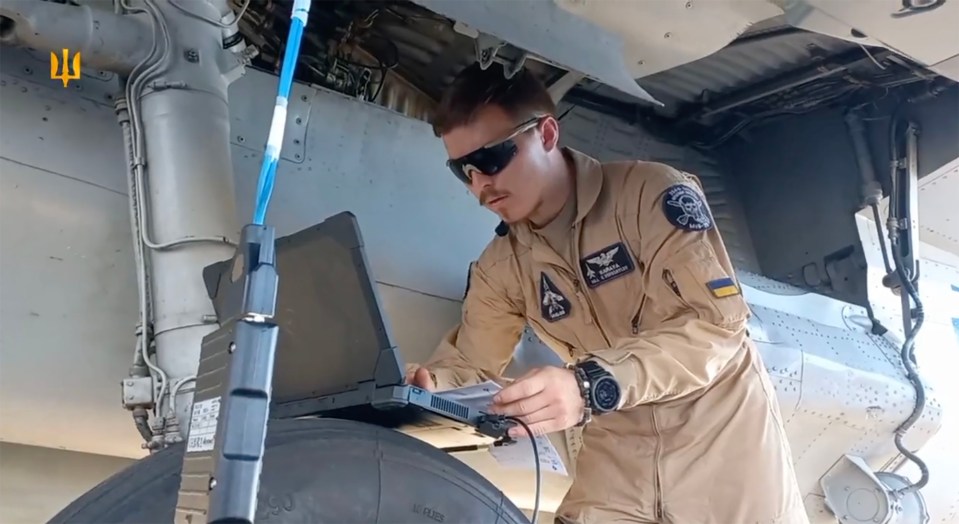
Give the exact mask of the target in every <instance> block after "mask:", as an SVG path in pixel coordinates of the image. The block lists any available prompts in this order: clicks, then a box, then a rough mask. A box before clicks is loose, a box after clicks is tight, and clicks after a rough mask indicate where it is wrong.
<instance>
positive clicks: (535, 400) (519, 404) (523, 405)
mask: <svg viewBox="0 0 959 524" xmlns="http://www.w3.org/2000/svg"><path fill="white" fill-rule="evenodd" d="M504 391H505V390H504ZM552 403H553V399H552V398H551V397H550V396H549V395H548V394H546V392H542V391H541V392H539V393H537V394H535V395H533V396H531V397H526V398H521V399H519V400H517V401H515V402H510V403H508V404H496V405H494V406H493V407H492V409H491V411H492V412H493V413H495V414H497V415H507V416H512V417H520V416H525V415H530V414H532V413H534V412H537V411H540V410H542V409H543V408H546V407H548V406H550V405H551V404H552Z"/></svg>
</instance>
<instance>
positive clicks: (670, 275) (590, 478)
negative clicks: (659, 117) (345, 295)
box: [424, 149, 808, 524]
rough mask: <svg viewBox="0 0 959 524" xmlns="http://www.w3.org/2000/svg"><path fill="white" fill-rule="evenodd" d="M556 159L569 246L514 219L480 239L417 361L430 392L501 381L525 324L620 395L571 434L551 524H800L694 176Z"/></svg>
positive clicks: (764, 386) (773, 415) (727, 269)
mask: <svg viewBox="0 0 959 524" xmlns="http://www.w3.org/2000/svg"><path fill="white" fill-rule="evenodd" d="M564 152H565V153H566V154H567V155H568V156H569V157H570V158H571V159H572V160H573V163H574V165H575V170H576V176H575V184H576V190H575V205H574V206H572V207H568V208H566V210H565V213H566V214H567V215H569V216H570V217H571V218H570V221H571V222H572V226H571V230H570V229H568V226H567V225H563V226H562V228H563V229H566V231H567V234H568V238H569V239H570V241H569V242H566V243H565V244H564V243H563V242H557V241H556V240H555V238H556V236H555V234H550V232H549V231H548V229H550V228H552V227H553V226H552V225H550V226H547V228H544V230H542V231H535V230H533V229H531V228H530V227H529V226H528V225H513V226H512V227H511V228H510V232H509V234H508V235H505V236H500V237H496V238H494V239H493V240H492V241H491V242H490V244H489V245H488V246H487V248H486V249H485V250H484V252H483V253H482V255H481V256H480V258H479V260H478V261H477V262H476V263H474V264H473V266H472V268H471V270H470V282H469V290H468V293H467V295H466V297H465V300H464V304H463V314H462V319H461V323H460V325H459V326H457V327H456V328H455V329H453V330H451V331H450V333H449V334H448V336H447V337H446V339H445V340H444V341H443V342H442V343H441V344H440V347H439V348H438V349H437V351H436V353H435V354H434V355H433V357H432V358H431V359H430V361H429V362H425V363H424V365H425V366H427V367H428V368H429V369H430V370H431V371H433V373H434V374H435V376H436V380H437V383H438V387H439V388H441V389H443V388H447V387H456V386H463V385H467V384H473V383H476V382H479V381H482V380H484V379H486V378H491V377H492V378H495V377H500V376H502V373H503V371H504V370H505V368H506V366H507V364H508V363H509V361H510V359H511V356H512V352H513V349H514V347H515V346H516V343H517V341H518V340H519V336H520V334H521V331H522V329H523V327H524V324H525V323H527V322H528V323H529V325H530V326H531V327H532V328H533V329H534V330H535V332H536V333H537V334H538V335H539V336H540V338H541V339H542V340H543V342H545V343H546V344H547V345H549V346H550V347H552V348H553V349H554V350H555V351H556V352H557V353H559V354H560V356H561V357H563V358H564V359H565V360H566V361H574V360H579V359H585V358H594V359H596V360H597V361H598V362H599V363H600V364H602V365H604V366H606V368H607V369H609V370H610V371H611V373H612V374H613V375H614V376H615V377H616V379H617V380H618V382H619V383H620V385H621V387H622V388H623V397H624V398H623V401H622V405H621V407H620V409H619V410H618V411H616V412H613V413H609V414H605V415H601V416H598V417H594V418H593V421H592V422H590V423H589V424H588V425H587V426H586V428H585V430H584V431H583V448H582V450H581V451H580V453H579V456H578V458H577V462H576V467H575V470H576V478H575V480H574V482H573V484H572V487H571V488H570V491H569V493H568V494H567V496H566V498H565V499H564V501H563V503H562V505H561V506H560V508H559V510H558V512H557V518H558V519H559V521H561V522H576V523H583V524H600V523H602V524H605V523H610V522H669V523H684V524H685V523H690V524H706V523H715V524H752V523H763V524H765V523H790V524H792V523H801V524H806V523H807V522H808V519H807V516H806V513H805V511H804V509H803V504H802V497H801V495H800V493H799V489H798V486H797V484H796V477H795V472H794V469H793V465H792V459H791V455H790V449H789V445H788V443H787V441H786V435H785V432H784V429H783V424H782V420H781V416H780V412H779V407H778V404H777V401H776V397H775V390H774V389H773V386H772V384H771V382H770V380H769V378H768V376H767V374H766V370H765V368H764V366H763V363H762V361H761V359H760V355H759V353H758V351H757V350H756V347H755V345H754V344H753V342H752V341H751V340H750V339H749V338H748V337H747V335H746V320H747V317H748V316H749V309H748V306H747V305H746V303H745V301H744V300H743V297H742V294H741V293H740V290H739V287H738V284H737V283H736V282H735V281H734V280H731V279H734V278H735V277H734V273H733V267H732V265H731V263H730V261H729V257H728V255H727V253H726V250H725V247H724V246H723V243H722V240H721V238H720V234H719V231H718V230H717V228H716V225H715V223H714V220H713V218H712V216H711V214H710V212H709V208H708V206H707V205H706V202H705V198H704V197H703V195H702V191H701V188H700V186H699V183H698V181H697V180H696V179H695V178H694V177H693V176H692V175H689V174H687V173H684V172H681V171H678V170H675V169H673V168H671V167H669V166H666V165H663V164H657V163H651V162H639V161H635V162H617V163H608V164H600V163H599V162H597V161H596V160H594V159H592V158H589V157H587V156H585V155H583V154H581V153H578V152H576V151H573V150H570V149H565V150H564ZM570 209H573V210H574V212H575V214H573V212H570ZM562 217H563V213H561V214H560V217H559V218H558V219H559V220H560V221H561V222H560V223H561V224H562V220H563V218H562ZM550 237H551V238H553V239H554V240H553V242H547V241H546V240H545V238H550ZM551 245H553V246H555V247H556V249H554V248H553V247H551ZM557 249H558V250H559V253H558V252H557Z"/></svg>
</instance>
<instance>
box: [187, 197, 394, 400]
mask: <svg viewBox="0 0 959 524" xmlns="http://www.w3.org/2000/svg"><path fill="white" fill-rule="evenodd" d="M276 265H277V272H278V273H279V289H278V291H277V302H276V317H275V319H274V320H275V321H276V322H277V323H278V324H279V326H280V333H279V336H278V341H277V352H276V360H275V364H274V374H273V402H286V401H291V400H300V399H306V398H314V397H318V396H323V395H328V394H332V393H338V392H342V391H347V390H349V389H353V388H354V387H355V386H356V385H357V384H358V383H360V382H366V381H370V380H373V378H374V373H375V371H376V366H377V360H378V359H379V357H380V355H381V353H382V354H383V355H386V356H390V355H391V352H389V351H386V350H389V349H391V348H392V347H393V343H392V337H391V335H390V332H389V327H388V324H387V323H386V321H385V319H384V318H383V314H382V312H381V309H380V303H379V299H378V296H377V292H376V288H375V283H374V281H373V279H372V277H371V276H370V273H369V270H368V267H369V266H368V262H367V259H366V255H365V252H364V249H363V242H362V237H361V235H360V231H359V226H358V224H357V221H356V217H355V216H354V215H353V214H352V213H349V212H343V213H339V214H337V215H334V216H332V217H330V218H328V219H326V220H325V221H323V222H321V223H319V224H317V225H315V226H312V227H310V228H307V229H304V230H301V231H298V232H296V233H293V234H291V235H288V236H285V237H283V238H279V239H277V241H276ZM219 266H220V267H218V268H217V269H216V270H213V267H211V268H210V269H211V270H213V271H207V272H206V273H207V277H208V278H209V277H213V276H214V275H215V276H216V277H217V280H218V281H219V282H220V285H219V289H218V291H219V292H218V293H216V295H217V296H215V297H214V298H213V300H214V304H217V302H218V300H217V299H220V301H221V302H222V300H224V299H225V297H224V295H226V296H230V295H232V293H223V292H222V291H223V288H224V287H227V286H230V284H229V281H230V273H231V269H232V263H231V262H230V261H226V262H224V263H221V264H219ZM224 283H226V285H224ZM208 286H209V283H208ZM214 289H216V287H214ZM211 294H212V293H211ZM221 305H225V304H221ZM222 310H223V308H220V307H218V308H217V313H218V315H220V316H221V318H222V316H223V314H222V313H221V311H222ZM386 364H387V366H386V367H387V368H391V367H396V368H397V369H396V370H395V371H396V375H398V376H397V377H396V378H397V380H399V379H400V378H401V377H402V374H401V371H402V370H399V369H398V368H399V365H400V364H399V363H398V362H397V363H395V364H393V363H386ZM381 371H382V370H381ZM391 371H393V370H391ZM389 374H390V375H393V374H394V373H392V372H391V373H389Z"/></svg>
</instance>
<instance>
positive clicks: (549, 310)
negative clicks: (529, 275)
mask: <svg viewBox="0 0 959 524" xmlns="http://www.w3.org/2000/svg"><path fill="white" fill-rule="evenodd" d="M571 307H572V305H571V304H570V303H569V300H568V299H567V298H566V297H565V296H564V295H563V293H562V292H561V291H560V290H559V288H558V287H556V284H554V283H553V281H552V280H551V279H550V278H549V277H548V276H546V273H540V274H539V308H540V313H541V314H542V315H543V318H544V319H546V320H548V321H550V322H556V321H557V320H560V319H562V318H566V317H568V316H569V312H570V309H571Z"/></svg>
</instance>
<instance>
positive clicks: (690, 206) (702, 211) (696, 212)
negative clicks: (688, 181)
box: [663, 184, 713, 231]
mask: <svg viewBox="0 0 959 524" xmlns="http://www.w3.org/2000/svg"><path fill="white" fill-rule="evenodd" d="M663 214H665V215H666V219H667V220H669V223H670V224H672V225H674V226H676V227H678V228H680V229H685V230H686V231H705V230H707V229H709V228H711V227H712V226H713V218H712V216H710V214H709V206H708V205H706V201H705V200H704V199H703V197H702V195H700V194H699V192H698V191H696V190H695V189H693V188H691V187H689V186H687V185H683V184H677V185H674V186H671V187H670V188H669V189H667V190H666V194H665V195H664V196H663Z"/></svg>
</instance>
